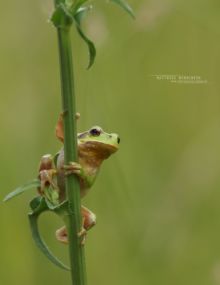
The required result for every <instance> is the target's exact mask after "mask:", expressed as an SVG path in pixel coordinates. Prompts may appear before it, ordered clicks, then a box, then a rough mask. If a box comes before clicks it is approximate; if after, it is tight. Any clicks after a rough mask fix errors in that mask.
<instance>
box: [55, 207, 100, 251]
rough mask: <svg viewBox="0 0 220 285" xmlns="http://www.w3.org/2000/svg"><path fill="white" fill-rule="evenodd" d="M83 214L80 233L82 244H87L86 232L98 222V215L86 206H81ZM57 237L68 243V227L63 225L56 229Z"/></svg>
mask: <svg viewBox="0 0 220 285" xmlns="http://www.w3.org/2000/svg"><path fill="white" fill-rule="evenodd" d="M81 214H82V229H81V230H80V232H79V233H78V237H80V238H81V244H82V245H84V244H85V239H86V234H87V231H88V230H89V229H91V228H92V227H93V226H94V225H95V224H96V215H95V214H94V213H93V212H91V211H90V210H89V209H87V208H86V207H84V206H81ZM56 238H57V240H58V241H60V242H62V243H65V244H68V242H69V241H68V235H67V229H66V227H65V226H64V227H62V228H60V229H58V230H57V231H56Z"/></svg>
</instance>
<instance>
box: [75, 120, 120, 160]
mask: <svg viewBox="0 0 220 285" xmlns="http://www.w3.org/2000/svg"><path fill="white" fill-rule="evenodd" d="M119 143H120V138H119V136H118V135H117V134H115V133H111V134H108V133H106V132H104V131H103V129H102V128H100V127H98V126H94V127H92V128H91V129H90V130H88V131H86V132H83V133H80V134H78V146H79V152H83V155H85V154H86V153H87V155H89V156H95V157H98V158H100V159H106V158H108V157H109V156H110V155H111V154H113V153H114V152H116V151H117V150H118V148H119Z"/></svg>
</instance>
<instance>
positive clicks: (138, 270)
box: [0, 0, 220, 285]
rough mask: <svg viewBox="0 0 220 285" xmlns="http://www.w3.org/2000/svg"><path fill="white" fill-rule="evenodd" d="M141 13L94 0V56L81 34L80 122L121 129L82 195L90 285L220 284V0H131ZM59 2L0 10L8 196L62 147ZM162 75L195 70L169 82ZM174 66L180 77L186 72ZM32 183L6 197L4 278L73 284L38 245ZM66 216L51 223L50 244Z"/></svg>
mask: <svg viewBox="0 0 220 285" xmlns="http://www.w3.org/2000/svg"><path fill="white" fill-rule="evenodd" d="M129 2H130V4H131V5H132V6H133V8H134V10H135V13H136V20H135V21H133V20H131V19H130V17H129V16H128V15H126V14H125V13H123V12H122V11H121V10H120V9H118V8H117V7H116V6H115V5H114V4H112V5H108V4H106V3H105V1H101V0H99V1H94V7H95V9H94V10H93V12H91V13H90V15H89V17H88V18H87V19H86V21H85V23H84V29H85V30H86V31H87V34H89V35H90V37H91V38H92V39H93V40H94V41H95V42H96V46H97V52H98V54H97V60H96V63H95V65H94V67H92V69H91V70H89V71H87V70H86V69H85V67H86V64H87V61H88V57H87V49H86V46H85V44H84V43H83V42H82V41H81V39H80V38H79V37H78V36H77V35H76V33H75V32H73V41H74V44H73V53H74V61H75V75H76V80H75V81H76V91H77V110H78V111H79V112H80V113H81V119H80V121H79V124H78V127H79V131H83V130H86V129H88V128H90V127H91V126H92V125H95V124H98V125H101V126H102V127H103V128H104V129H105V130H106V131H109V132H118V133H119V134H120V137H121V145H120V151H119V152H118V153H117V154H116V155H114V156H112V157H111V158H110V159H109V160H108V161H106V162H105V163H104V165H103V167H102V171H101V173H100V176H99V178H98V179H97V182H96V184H95V185H94V187H93V189H92V190H91V192H90V193H89V195H88V196H87V197H86V198H85V200H84V204H85V205H86V206H87V207H89V208H90V209H91V210H93V211H94V212H95V213H96V214H97V218H98V223H97V226H96V227H95V228H94V229H93V230H91V232H90V233H89V236H88V239H87V243H86V258H87V271H88V280H89V284H90V285H98V284H102V285H103V284H105V285H110V284H111V285H112V284H114V285H116V284H120V285H125V284H126V285H131V284H132V285H133V284H138V285H142V284H144V285H145V284H150V285H161V284H163V285H176V284H178V285H186V284H187V285H203V284H204V285H209V284H210V285H218V284H220V231H219V228H220V206H219V205H220V151H219V146H220V98H219V91H220V80H219V74H220V29H219V27H220V17H219V15H220V12H219V11H220V4H219V1H217V0H209V1H204V0H200V1H199V0H191V1H184V0H139V1H135V0H130V1H129ZM51 11H52V1H49V0H47V1H41V0H39V1H28V0H21V1H2V3H1V10H0V23H1V24H0V34H1V44H0V82H1V84H0V92H1V97H0V100H1V101H0V117H1V120H0V129H1V139H0V141H1V148H0V152H1V153H0V157H1V166H0V177H1V180H0V181H1V183H0V185H1V195H0V196H1V200H2V198H3V197H4V196H5V195H6V194H7V193H8V192H10V191H11V190H12V189H14V188H15V187H16V186H18V185H21V184H22V183H23V182H26V181H28V180H29V179H32V178H33V177H35V176H36V175H37V168H38V161H39V159H40V157H41V155H42V154H45V153H55V152H56V151H57V150H58V149H59V148H60V146H61V145H60V143H59V142H58V141H57V140H56V138H55V136H54V126H55V123H56V120H57V117H58V114H59V112H60V109H61V107H60V103H61V100H60V83H59V68H58V56H57V38H56V31H55V29H54V28H53V27H52V25H50V24H49V23H48V22H47V19H48V16H49V15H50V13H51ZM153 75H178V76H181V75H185V76H197V77H198V78H201V79H202V80H203V82H202V83H201V82H198V80H195V79H193V80H191V81H190V82H188V81H186V82H180V81H178V82H176V83H175V82H171V81H170V80H169V78H166V77H165V78H163V79H161V77H156V76H153ZM178 76H177V77H178ZM34 195H35V193H34V191H33V192H30V193H27V194H25V195H23V196H21V197H19V198H17V199H16V200H13V201H11V202H10V203H7V204H1V207H0V215H1V219H0V223H1V224H0V227H1V234H0V264H1V266H0V284H6V285H14V284H22V285H30V284H31V285H38V284H53V285H58V284H70V276H69V274H68V273H66V272H65V271H62V270H60V269H58V268H56V267H55V266H53V265H52V264H51V263H50V262H49V261H48V260H47V259H46V258H45V257H44V256H43V255H42V254H41V252H39V251H38V250H37V248H36V247H35V245H34V243H33V241H32V238H31V234H30V230H29V225H28V220H27V213H28V211H29V209H28V202H29V200H30V199H31V198H32V197H33V196H34ZM61 225H62V222H61V221H60V220H59V219H58V218H57V217H55V216H53V215H45V216H44V218H42V219H41V230H42V234H43V236H44V238H45V240H46V241H47V243H48V244H49V245H50V247H51V248H52V250H53V251H54V252H55V253H56V254H57V255H58V256H59V257H60V258H61V259H62V260H64V261H65V262H68V252H67V247H65V246H63V245H60V244H58V243H57V242H56V240H55V238H54V231H55V229H56V228H58V227H59V226H61Z"/></svg>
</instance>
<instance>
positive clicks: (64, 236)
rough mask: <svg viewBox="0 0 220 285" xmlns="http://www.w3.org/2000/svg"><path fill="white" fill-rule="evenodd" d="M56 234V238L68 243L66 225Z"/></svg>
mask: <svg viewBox="0 0 220 285" xmlns="http://www.w3.org/2000/svg"><path fill="white" fill-rule="evenodd" d="M55 235H56V239H57V240H58V241H60V242H62V243H64V244H68V243H69V241H68V236H67V230H66V227H65V226H64V227H62V228H60V229H58V230H57V231H56V233H55Z"/></svg>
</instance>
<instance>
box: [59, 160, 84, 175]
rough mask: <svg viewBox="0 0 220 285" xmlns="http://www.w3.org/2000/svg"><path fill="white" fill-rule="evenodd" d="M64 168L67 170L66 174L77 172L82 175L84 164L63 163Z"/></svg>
mask: <svg viewBox="0 0 220 285" xmlns="http://www.w3.org/2000/svg"><path fill="white" fill-rule="evenodd" d="M62 168H63V169H64V171H65V175H70V174H76V175H77V176H81V175H82V166H81V165H80V164H79V163H77V162H70V163H69V164H68V165H63V166H62Z"/></svg>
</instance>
